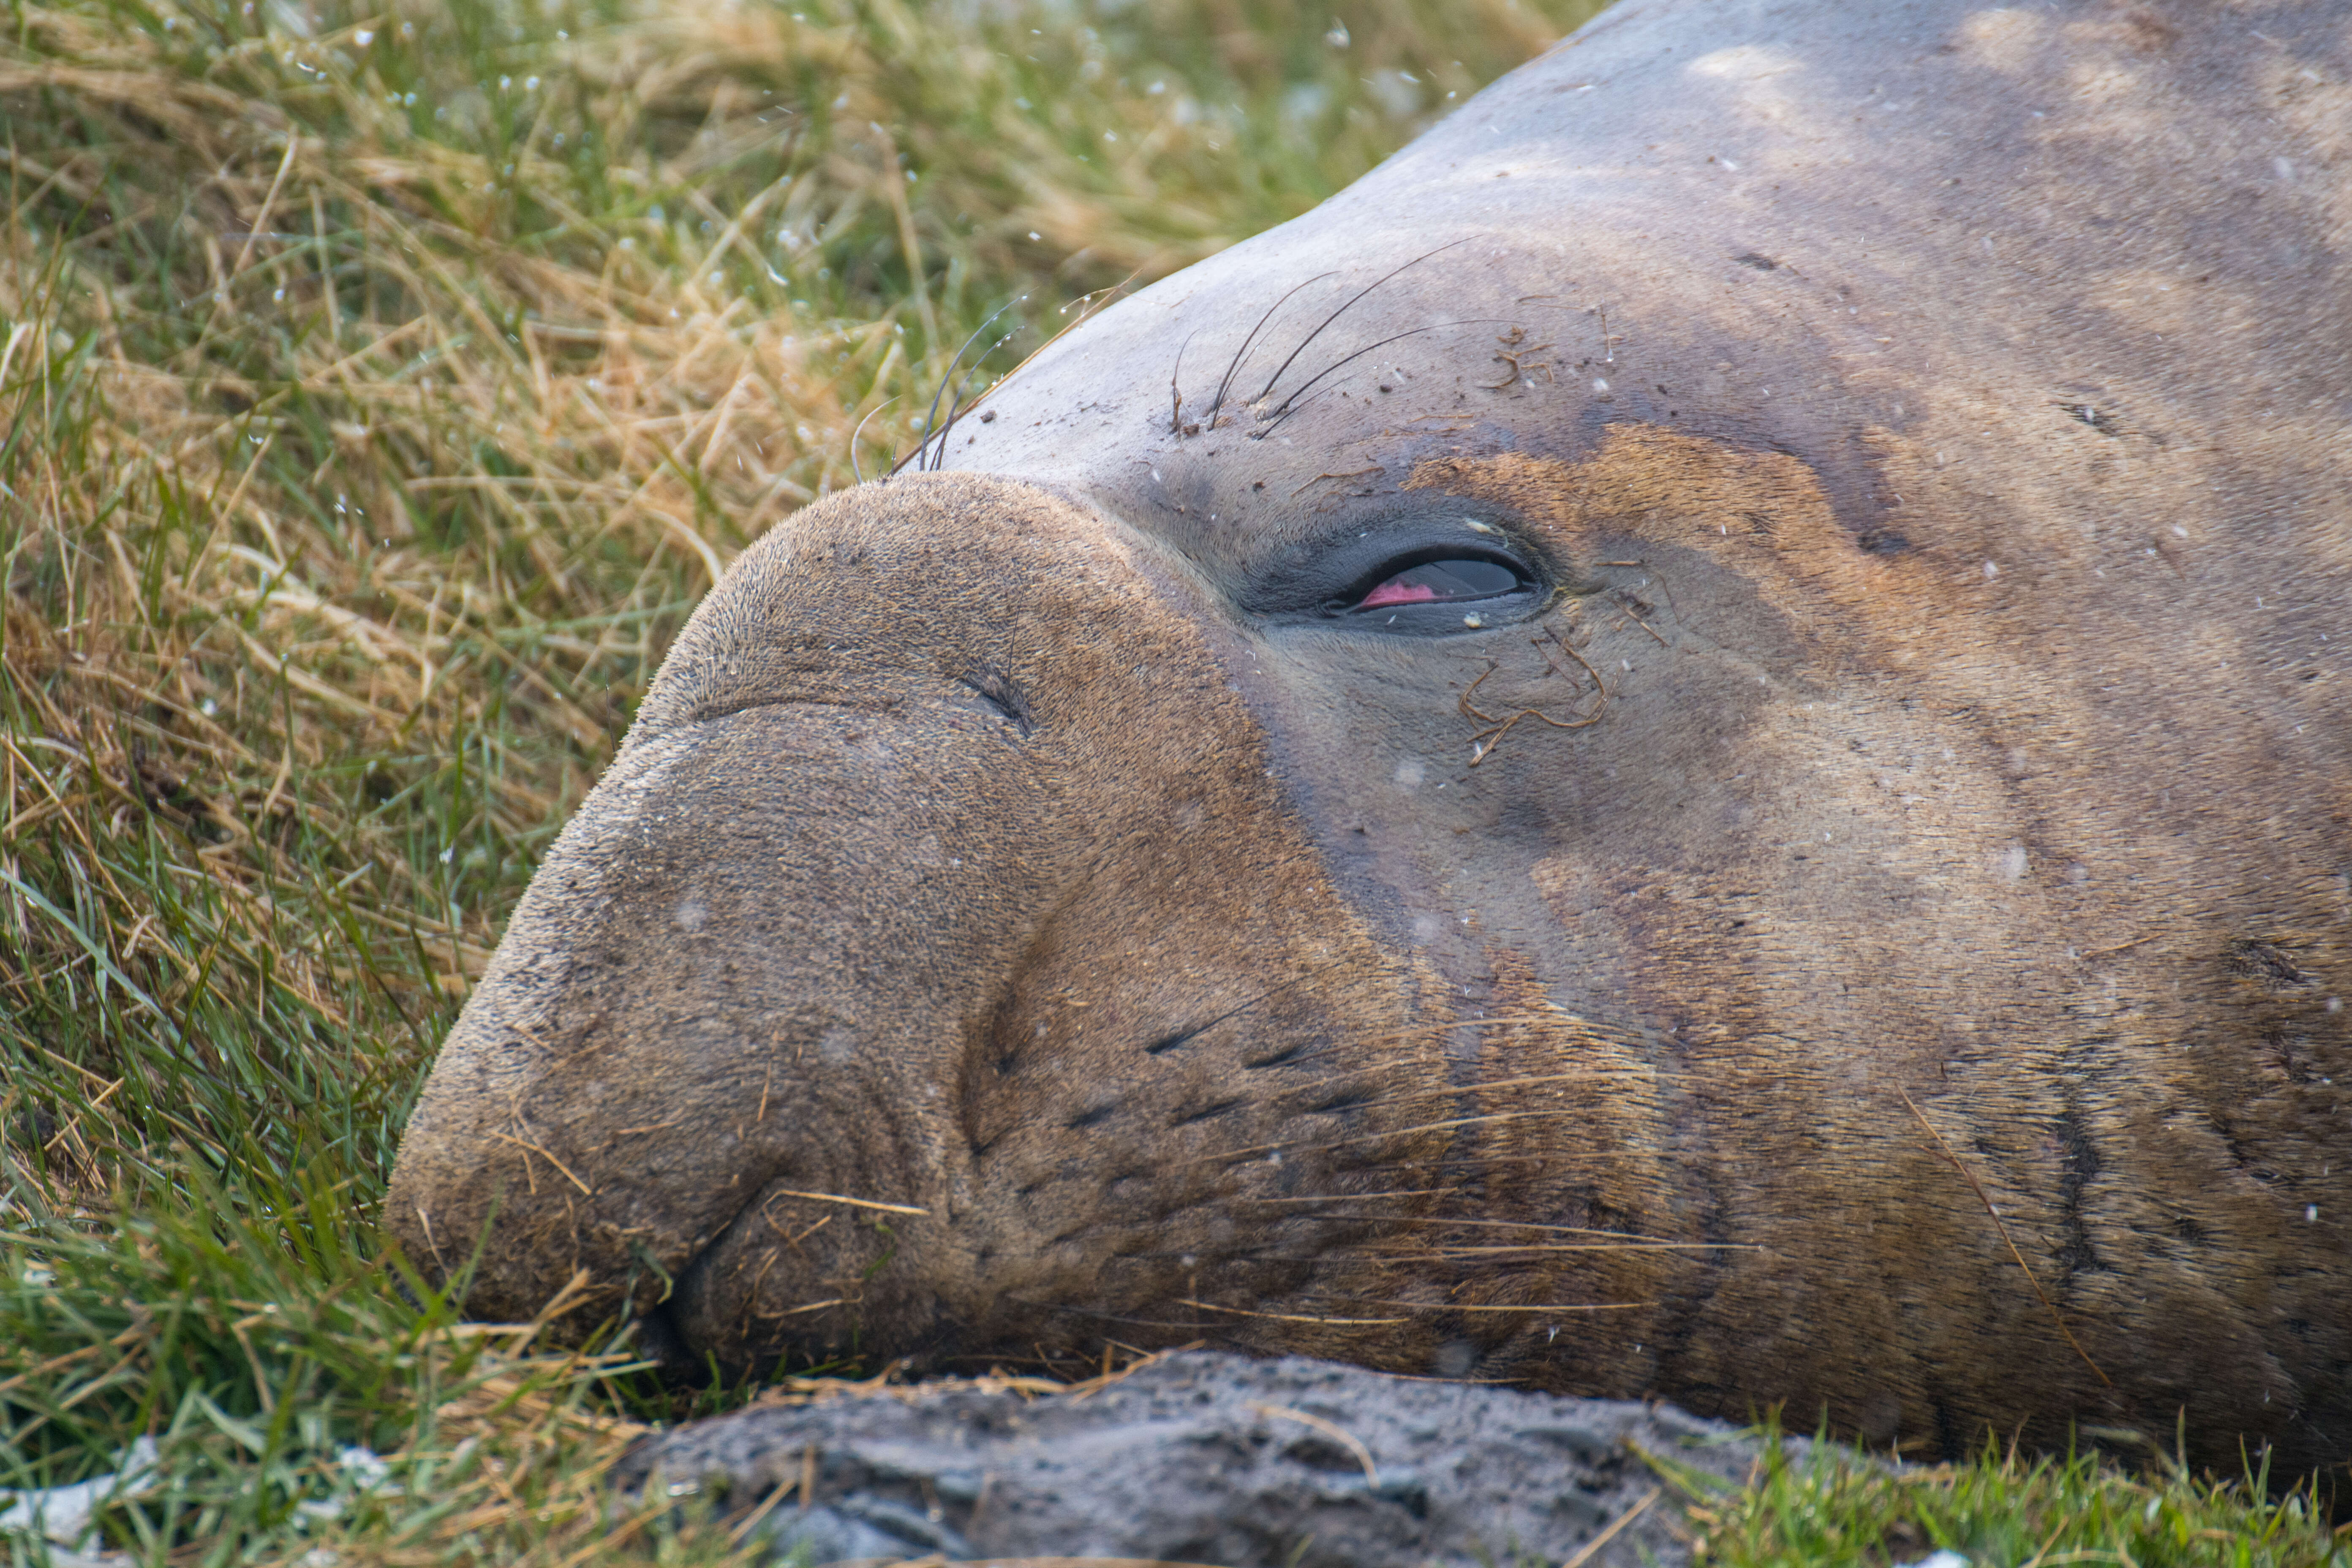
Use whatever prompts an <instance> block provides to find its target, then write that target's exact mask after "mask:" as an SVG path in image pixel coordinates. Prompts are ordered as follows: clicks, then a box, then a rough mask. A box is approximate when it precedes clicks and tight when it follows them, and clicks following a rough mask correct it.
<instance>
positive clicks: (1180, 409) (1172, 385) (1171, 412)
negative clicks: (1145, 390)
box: [1168, 327, 1201, 438]
mask: <svg viewBox="0 0 2352 1568" xmlns="http://www.w3.org/2000/svg"><path fill="white" fill-rule="evenodd" d="M1200 335H1201V332H1200V329H1199V328H1197V327H1196V328H1194V329H1193V330H1192V331H1189V332H1186V333H1185V334H1184V341H1183V342H1181V343H1178V344H1177V345H1176V363H1175V364H1174V365H1173V366H1172V367H1171V368H1170V370H1169V372H1168V433H1169V434H1170V435H1171V436H1174V437H1179V438H1181V437H1182V436H1183V434H1184V390H1183V388H1182V386H1181V385H1180V384H1179V383H1180V381H1181V378H1182V376H1183V374H1184V351H1185V350H1186V349H1189V348H1191V347H1192V340H1193V339H1194V338H1197V337H1199V336H1200Z"/></svg>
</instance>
